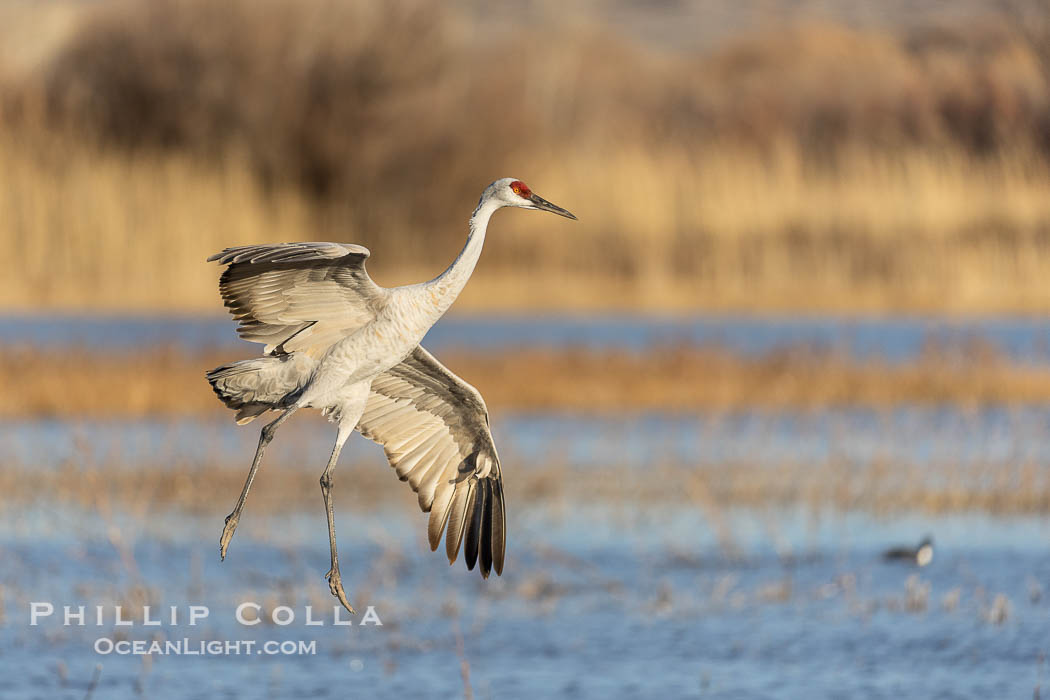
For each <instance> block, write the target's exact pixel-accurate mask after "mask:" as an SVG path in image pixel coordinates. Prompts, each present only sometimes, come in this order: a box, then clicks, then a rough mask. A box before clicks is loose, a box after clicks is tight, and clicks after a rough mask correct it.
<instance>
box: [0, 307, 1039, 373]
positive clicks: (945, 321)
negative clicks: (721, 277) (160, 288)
mask: <svg viewBox="0 0 1050 700" xmlns="http://www.w3.org/2000/svg"><path fill="white" fill-rule="evenodd" d="M234 328H235V326H234V324H233V323H232V322H231V321H230V320H228V319H226V318H223V317H220V316H213V317H202V318H199V317H180V316H174V317H162V318H160V319H157V318H153V317H134V316H132V317H125V316H121V317H113V318H109V317H95V316H92V317H77V316H65V317H63V316H7V317H0V342H2V343H16V344H28V345H36V346H58V347H79V348H126V347H152V346H157V345H168V344H170V345H175V346H177V347H181V348H185V349H196V348H201V347H222V346H231V345H240V346H241V347H245V348H247V347H248V346H247V345H244V344H243V343H240V341H238V339H237V336H236V333H235V332H234ZM974 341H980V342H982V343H986V344H987V345H989V346H991V347H994V348H996V349H997V350H998V351H999V352H1001V353H1003V354H1004V355H1005V356H1007V357H1009V358H1011V359H1013V360H1018V361H1028V362H1040V363H1047V362H1050V320H1047V319H1043V318H976V319H949V318H937V317H885V318H842V317H833V316H822V317H812V318H810V317H801V318H780V317H774V318H767V317H761V316H758V317H737V316H702V317H691V318H690V317H686V318H679V317H660V316H630V315H619V316H593V317H571V316H537V317H533V316H520V317H514V316H509V317H508V316H484V315H477V316H458V315H451V316H448V317H446V318H444V319H442V320H441V321H440V322H439V323H438V324H437V325H436V326H435V327H434V328H433V329H431V331H430V333H428V334H427V337H426V339H425V340H424V343H425V344H426V345H427V347H429V348H430V349H432V350H434V351H435V352H439V351H442V350H444V349H447V348H483V349H492V350H498V349H500V348H508V347H537V346H538V347H555V348H560V347H584V348H593V349H629V350H645V349H646V348H650V347H654V346H666V345H677V344H691V345H712V346H718V347H721V348H725V349H726V350H728V351H731V352H737V353H742V354H747V355H760V354H766V353H769V352H771V351H774V350H778V349H782V348H788V347H798V346H810V347H814V348H821V349H832V350H837V351H840V352H844V353H846V354H848V355H851V356H854V357H858V358H880V359H885V360H889V361H903V360H907V359H909V358H912V357H914V356H915V355H917V354H918V353H919V352H921V351H922V349H923V348H924V347H927V346H929V345H931V344H934V345H938V346H941V347H959V346H965V345H967V344H970V343H973V342H974Z"/></svg>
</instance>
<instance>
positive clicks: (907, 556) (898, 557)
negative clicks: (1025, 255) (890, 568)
mask: <svg viewBox="0 0 1050 700" xmlns="http://www.w3.org/2000/svg"><path fill="white" fill-rule="evenodd" d="M882 558H883V559H885V560H886V561H900V562H908V563H911V564H915V565H916V566H926V565H927V564H929V563H930V562H931V561H933V538H932V537H924V538H922V542H919V546H918V547H894V548H892V549H887V550H886V551H885V552H883V553H882Z"/></svg>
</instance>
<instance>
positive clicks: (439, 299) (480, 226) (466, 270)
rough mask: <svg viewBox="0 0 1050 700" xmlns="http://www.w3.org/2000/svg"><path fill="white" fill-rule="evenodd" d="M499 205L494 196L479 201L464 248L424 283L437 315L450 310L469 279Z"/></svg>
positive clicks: (471, 218) (471, 219)
mask: <svg viewBox="0 0 1050 700" xmlns="http://www.w3.org/2000/svg"><path fill="white" fill-rule="evenodd" d="M499 207H500V205H499V203H497V202H495V201H493V200H491V199H483V200H482V201H481V202H479V203H478V208H477V209H475V210H474V214H473V215H472V216H471V217H470V233H469V234H468V235H467V243H466V245H464V246H463V250H461V251H460V252H459V255H458V256H457V257H456V259H455V260H453V261H452V264H451V265H449V266H448V269H447V270H445V271H444V272H442V273H441V274H440V275H438V276H437V277H435V278H434V279H432V280H431V281H429V282H427V283H426V284H425V285H424V288H425V289H426V291H427V296H428V297H429V299H430V301H431V303H432V304H434V307H433V310H434V312H435V313H436V314H437V316H441V315H442V314H443V313H445V312H446V311H447V310H448V307H450V306H452V302H454V301H455V300H456V297H458V296H459V293H460V292H462V291H463V287H465V286H466V285H467V280H469V279H470V275H471V274H472V273H473V272H474V266H475V265H477V264H478V258H480V257H481V248H482V247H483V246H484V245H485V231H486V229H488V226H489V219H490V218H491V217H492V214H493V213H494V212H495V211H496V210H497V209H499Z"/></svg>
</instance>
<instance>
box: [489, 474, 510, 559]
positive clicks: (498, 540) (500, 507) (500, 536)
mask: <svg viewBox="0 0 1050 700" xmlns="http://www.w3.org/2000/svg"><path fill="white" fill-rule="evenodd" d="M492 497H493V504H492V567H493V568H494V569H495V570H496V575H497V576H502V575H503V557H504V555H505V554H506V553H507V511H506V505H505V504H504V502H503V482H502V481H500V480H499V479H493V482H492Z"/></svg>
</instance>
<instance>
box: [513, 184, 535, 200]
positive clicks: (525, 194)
mask: <svg viewBox="0 0 1050 700" xmlns="http://www.w3.org/2000/svg"><path fill="white" fill-rule="evenodd" d="M510 189H511V191H512V192H513V193H514V194H516V195H518V196H519V197H522V198H524V199H528V198H529V197H531V196H532V190H530V189H529V186H528V185H526V184H525V183H524V182H522V181H521V180H515V181H514V182H512V183H510Z"/></svg>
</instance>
